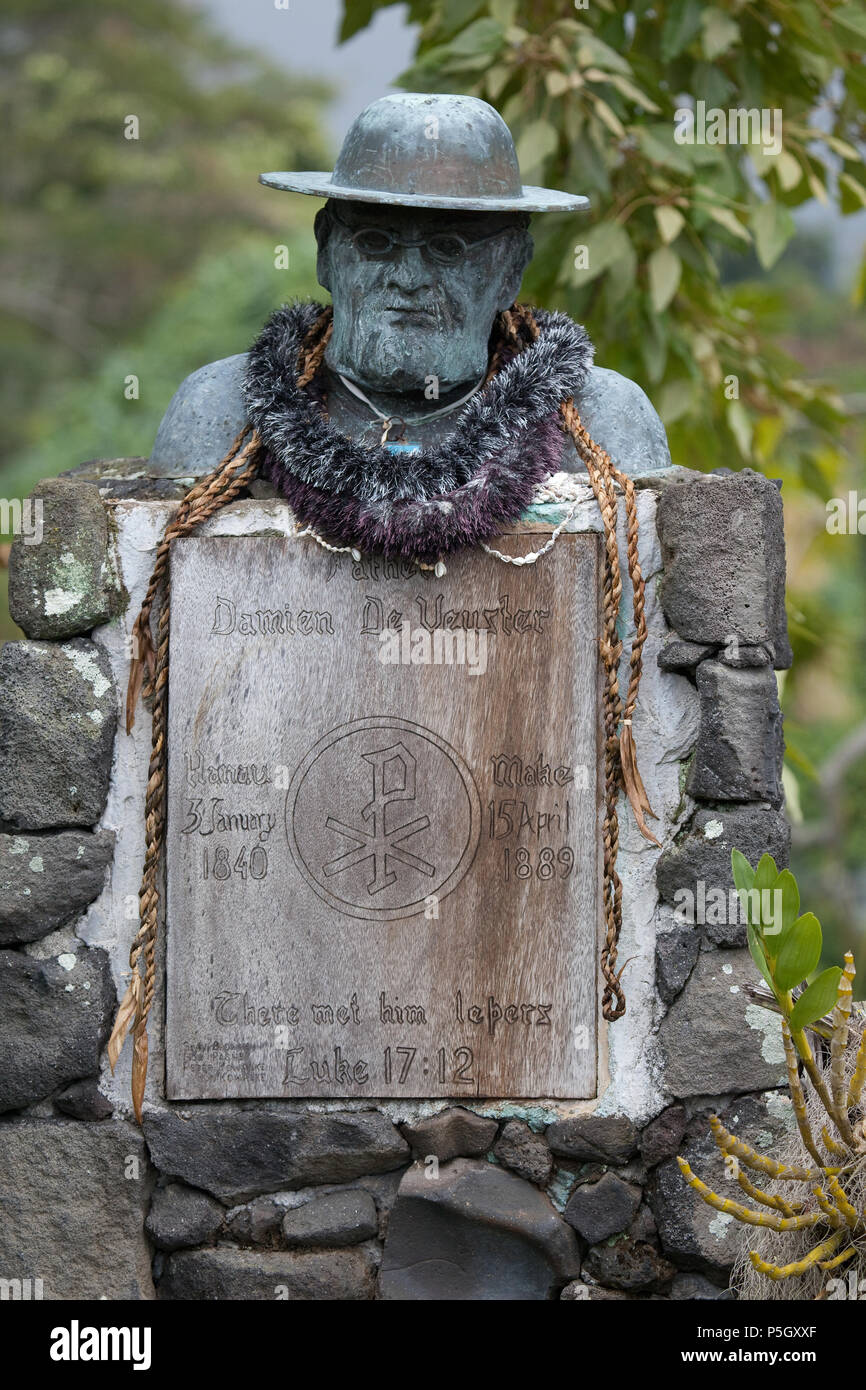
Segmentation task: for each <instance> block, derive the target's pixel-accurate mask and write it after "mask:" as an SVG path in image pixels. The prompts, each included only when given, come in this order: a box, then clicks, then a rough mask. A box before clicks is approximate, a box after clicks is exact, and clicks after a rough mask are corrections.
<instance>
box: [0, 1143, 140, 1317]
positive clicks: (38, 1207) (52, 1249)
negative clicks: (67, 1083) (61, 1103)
mask: <svg viewBox="0 0 866 1390" xmlns="http://www.w3.org/2000/svg"><path fill="white" fill-rule="evenodd" d="M152 1186H153V1174H152V1172H151V1170H150V1168H149V1166H148V1162H147V1151H146V1149H145V1147H144V1142H143V1140H142V1137H141V1135H140V1133H139V1132H138V1130H137V1129H135V1128H133V1127H132V1126H131V1125H128V1124H124V1123H123V1122H122V1121H120V1120H107V1121H106V1122H105V1123H104V1124H101V1125H83V1124H80V1123H79V1122H78V1121H77V1120H56V1119H51V1120H43V1119H32V1118H30V1117H29V1116H28V1117H25V1118H22V1119H5V1120H0V1210H2V1212H3V1220H2V1221H0V1270H2V1271H3V1277H4V1278H6V1279H25V1278H40V1279H42V1281H43V1296H44V1297H45V1298H46V1299H74V1300H76V1301H77V1300H79V1299H100V1298H108V1299H127V1298H130V1299H142V1298H145V1299H146V1298H153V1283H152V1280H151V1273H150V1250H149V1248H148V1244H147V1241H146V1239H145V1236H144V1219H145V1215H146V1213H147V1207H148V1202H149V1200H150V1192H151V1188H152Z"/></svg>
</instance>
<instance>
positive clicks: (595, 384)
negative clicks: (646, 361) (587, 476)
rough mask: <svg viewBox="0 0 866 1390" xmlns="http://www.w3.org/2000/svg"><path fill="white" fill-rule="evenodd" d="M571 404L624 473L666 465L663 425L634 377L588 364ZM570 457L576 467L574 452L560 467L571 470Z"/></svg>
mask: <svg viewBox="0 0 866 1390" xmlns="http://www.w3.org/2000/svg"><path fill="white" fill-rule="evenodd" d="M575 404H576V405H577V408H578V410H579V412H580V418H581V420H582V421H583V423H584V425H585V426H586V428H587V430H588V431H589V433H590V434H591V435H592V437H593V439H594V440H595V441H596V443H597V444H600V445H601V447H602V448H603V449H606V450H607V452H608V453H609V454H610V456H611V458H612V459H613V461H614V463H615V464H616V465H617V467H618V468H621V469H622V471H623V472H624V473H628V474H631V475H632V476H634V475H635V474H638V473H652V472H655V471H657V470H658V469H659V468H670V466H671V455H670V449H669V448H668V441H667V436H666V434H665V427H664V425H663V424H662V422H661V420H660V419H659V417H658V415H657V413H656V411H655V410H654V408H653V405H652V402H651V401H650V399H649V397H648V396H647V394H646V392H645V391H642V390H641V388H640V387H639V386H638V384H637V382H636V381H631V380H630V378H629V377H627V376H620V374H619V372H614V371H612V370H611V369H610V368H609V367H590V369H589V372H588V374H587V379H586V382H585V384H584V386H583V389H582V390H581V392H580V394H579V395H578V397H577V399H576V402H575ZM572 457H573V459H574V464H575V465H576V466H575V471H577V466H578V461H577V457H576V455H574V456H571V455H568V454H567V455H566V456H565V458H564V459H563V467H565V468H566V469H569V471H570V470H571V467H572V463H571V460H572Z"/></svg>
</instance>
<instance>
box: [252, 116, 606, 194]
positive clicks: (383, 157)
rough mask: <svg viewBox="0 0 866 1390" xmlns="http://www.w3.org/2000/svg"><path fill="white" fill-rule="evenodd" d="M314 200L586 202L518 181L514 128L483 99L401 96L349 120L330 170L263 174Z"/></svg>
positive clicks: (263, 177)
mask: <svg viewBox="0 0 866 1390" xmlns="http://www.w3.org/2000/svg"><path fill="white" fill-rule="evenodd" d="M259 181H260V183H264V184H267V186H268V187H269V188H283V189H287V190H289V191H290V192H293V193H309V194H312V195H313V196H314V197H316V198H345V199H349V200H350V201H355V202H363V203H385V204H391V205H394V206H399V207H416V208H455V209H457V210H459V211H461V212H574V211H577V210H579V209H583V208H588V207H589V199H588V198H585V197H583V196H582V195H580V194H576V193H561V192H559V191H558V190H557V189H554V188H533V187H530V186H529V185H526V184H523V183H521V180H520V165H519V164H518V162H517V151H516V150H515V148H514V141H513V140H512V138H511V131H510V130H509V129H508V126H507V125H506V124H505V122H504V121H503V119H502V117H501V116H500V115H499V112H498V111H494V109H493V107H492V106H489V105H488V104H487V102H486V101H481V100H480V99H479V98H478V97H465V96H451V95H444V94H438V93H432V94H420V93H415V92H399V93H396V94H394V95H392V96H386V97H380V98H379V100H378V101H374V102H372V103H371V105H370V106H368V107H366V108H365V109H364V110H363V111H362V112H361V114H360V116H358V117H357V119H356V120H354V121H353V122H352V125H351V126H350V127H349V131H348V134H347V135H346V138H345V140H344V141H343V148H342V149H341V150H340V153H339V155H338V157H337V163H336V165H335V167H334V171H333V173H328V172H326V171H319V172H313V173H273V174H260V175H259Z"/></svg>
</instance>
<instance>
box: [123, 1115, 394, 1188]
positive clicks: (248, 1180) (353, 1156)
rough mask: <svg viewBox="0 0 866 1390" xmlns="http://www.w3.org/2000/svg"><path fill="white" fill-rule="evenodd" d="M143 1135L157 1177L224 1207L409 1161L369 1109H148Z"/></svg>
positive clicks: (384, 1119) (382, 1119) (383, 1120)
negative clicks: (158, 1172)
mask: <svg viewBox="0 0 866 1390" xmlns="http://www.w3.org/2000/svg"><path fill="white" fill-rule="evenodd" d="M184 1115H185V1116H186V1118H184ZM144 1134H145V1138H146V1139H147V1143H148V1147H149V1149H150V1152H151V1155H152V1157H153V1161H154V1163H155V1164H156V1166H157V1167H158V1168H159V1169H160V1170H161V1171H162V1172H163V1173H165V1174H167V1175H168V1176H171V1177H175V1178H181V1179H182V1180H183V1181H184V1182H187V1183H189V1184H190V1186H192V1187H200V1188H204V1190H205V1191H206V1192H210V1193H212V1195H213V1196H214V1197H217V1198H218V1199H219V1200H220V1201H222V1202H225V1203H227V1204H228V1203H232V1204H235V1203H241V1202H246V1201H248V1200H249V1199H250V1198H251V1197H257V1196H260V1195H262V1194H263V1193H265V1192H276V1191H278V1190H279V1189H280V1188H286V1189H292V1188H296V1187H306V1186H308V1185H310V1184H321V1183H334V1182H350V1181H351V1180H352V1179H353V1178H356V1177H359V1176H361V1175H362V1174H365V1173H381V1172H387V1171H389V1170H390V1169H392V1168H399V1167H400V1166H401V1165H402V1164H405V1163H408V1161H409V1149H408V1146H407V1145H406V1143H405V1142H404V1140H403V1139H401V1137H400V1135H399V1134H398V1133H397V1131H396V1129H395V1128H394V1126H393V1125H392V1124H391V1121H390V1120H389V1119H388V1118H387V1117H386V1116H385V1115H382V1114H380V1113H379V1112H378V1111H375V1110H357V1111H333V1112H329V1113H328V1114H309V1113H308V1114H298V1113H297V1112H296V1111H291V1110H283V1109H281V1108H277V1107H276V1106H272V1107H268V1108H267V1109H262V1110H241V1111H235V1112H234V1113H231V1112H230V1113H226V1111H225V1108H224V1107H223V1106H221V1105H214V1106H211V1105H196V1106H194V1107H190V1108H189V1109H188V1110H187V1111H185V1112H184V1114H181V1113H180V1112H179V1111H177V1110H153V1111H150V1112H149V1113H147V1114H145V1117H144Z"/></svg>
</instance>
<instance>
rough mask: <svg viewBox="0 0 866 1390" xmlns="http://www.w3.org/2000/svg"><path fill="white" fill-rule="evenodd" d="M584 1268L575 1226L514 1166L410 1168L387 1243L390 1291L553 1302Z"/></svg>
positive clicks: (420, 1296) (425, 1297) (395, 1295)
mask: <svg viewBox="0 0 866 1390" xmlns="http://www.w3.org/2000/svg"><path fill="white" fill-rule="evenodd" d="M579 1273H580V1255H579V1252H578V1246H577V1237H576V1236H575V1234H574V1231H573V1230H572V1229H571V1227H570V1226H568V1225H567V1224H566V1223H565V1222H564V1221H563V1220H562V1217H561V1216H560V1215H559V1214H558V1212H557V1211H556V1210H555V1208H554V1207H553V1205H552V1203H551V1202H550V1201H549V1200H548V1199H547V1197H545V1196H544V1194H543V1193H541V1192H539V1191H538V1189H537V1188H536V1187H533V1186H532V1185H531V1184H530V1183H527V1182H524V1181H523V1180H522V1179H521V1178H518V1177H515V1176H514V1174H513V1173H507V1172H505V1171H504V1170H503V1169H501V1168H497V1167H495V1166H494V1165H492V1164H490V1163H485V1162H483V1161H481V1160H473V1159H467V1158H457V1159H455V1160H454V1161H453V1162H452V1163H448V1164H443V1166H442V1167H441V1168H440V1169H439V1175H438V1177H437V1178H436V1179H435V1180H433V1181H431V1180H430V1179H429V1178H428V1177H427V1170H426V1169H425V1166H424V1165H423V1164H420V1163H418V1164H415V1165H414V1166H413V1167H412V1168H410V1169H409V1170H408V1172H407V1173H406V1174H405V1176H404V1178H403V1181H402V1183H401V1184H400V1192H399V1194H398V1197H397V1202H396V1204H395V1206H394V1209H393V1211H392V1212H391V1219H390V1222H389V1226H388V1238H387V1240H386V1242H385V1253H384V1256H383V1260H382V1273H381V1276H380V1291H381V1296H382V1297H383V1298H385V1299H391V1300H417V1301H424V1302H428V1301H431V1300H435V1301H438V1300H445V1299H448V1300H454V1301H477V1300H480V1301H489V1300H500V1299H521V1300H537V1299H550V1298H556V1297H558V1294H559V1291H560V1289H561V1288H562V1286H563V1284H564V1283H565V1282H566V1281H567V1280H569V1279H573V1278H575V1277H576V1276H577V1275H578V1274H579Z"/></svg>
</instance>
